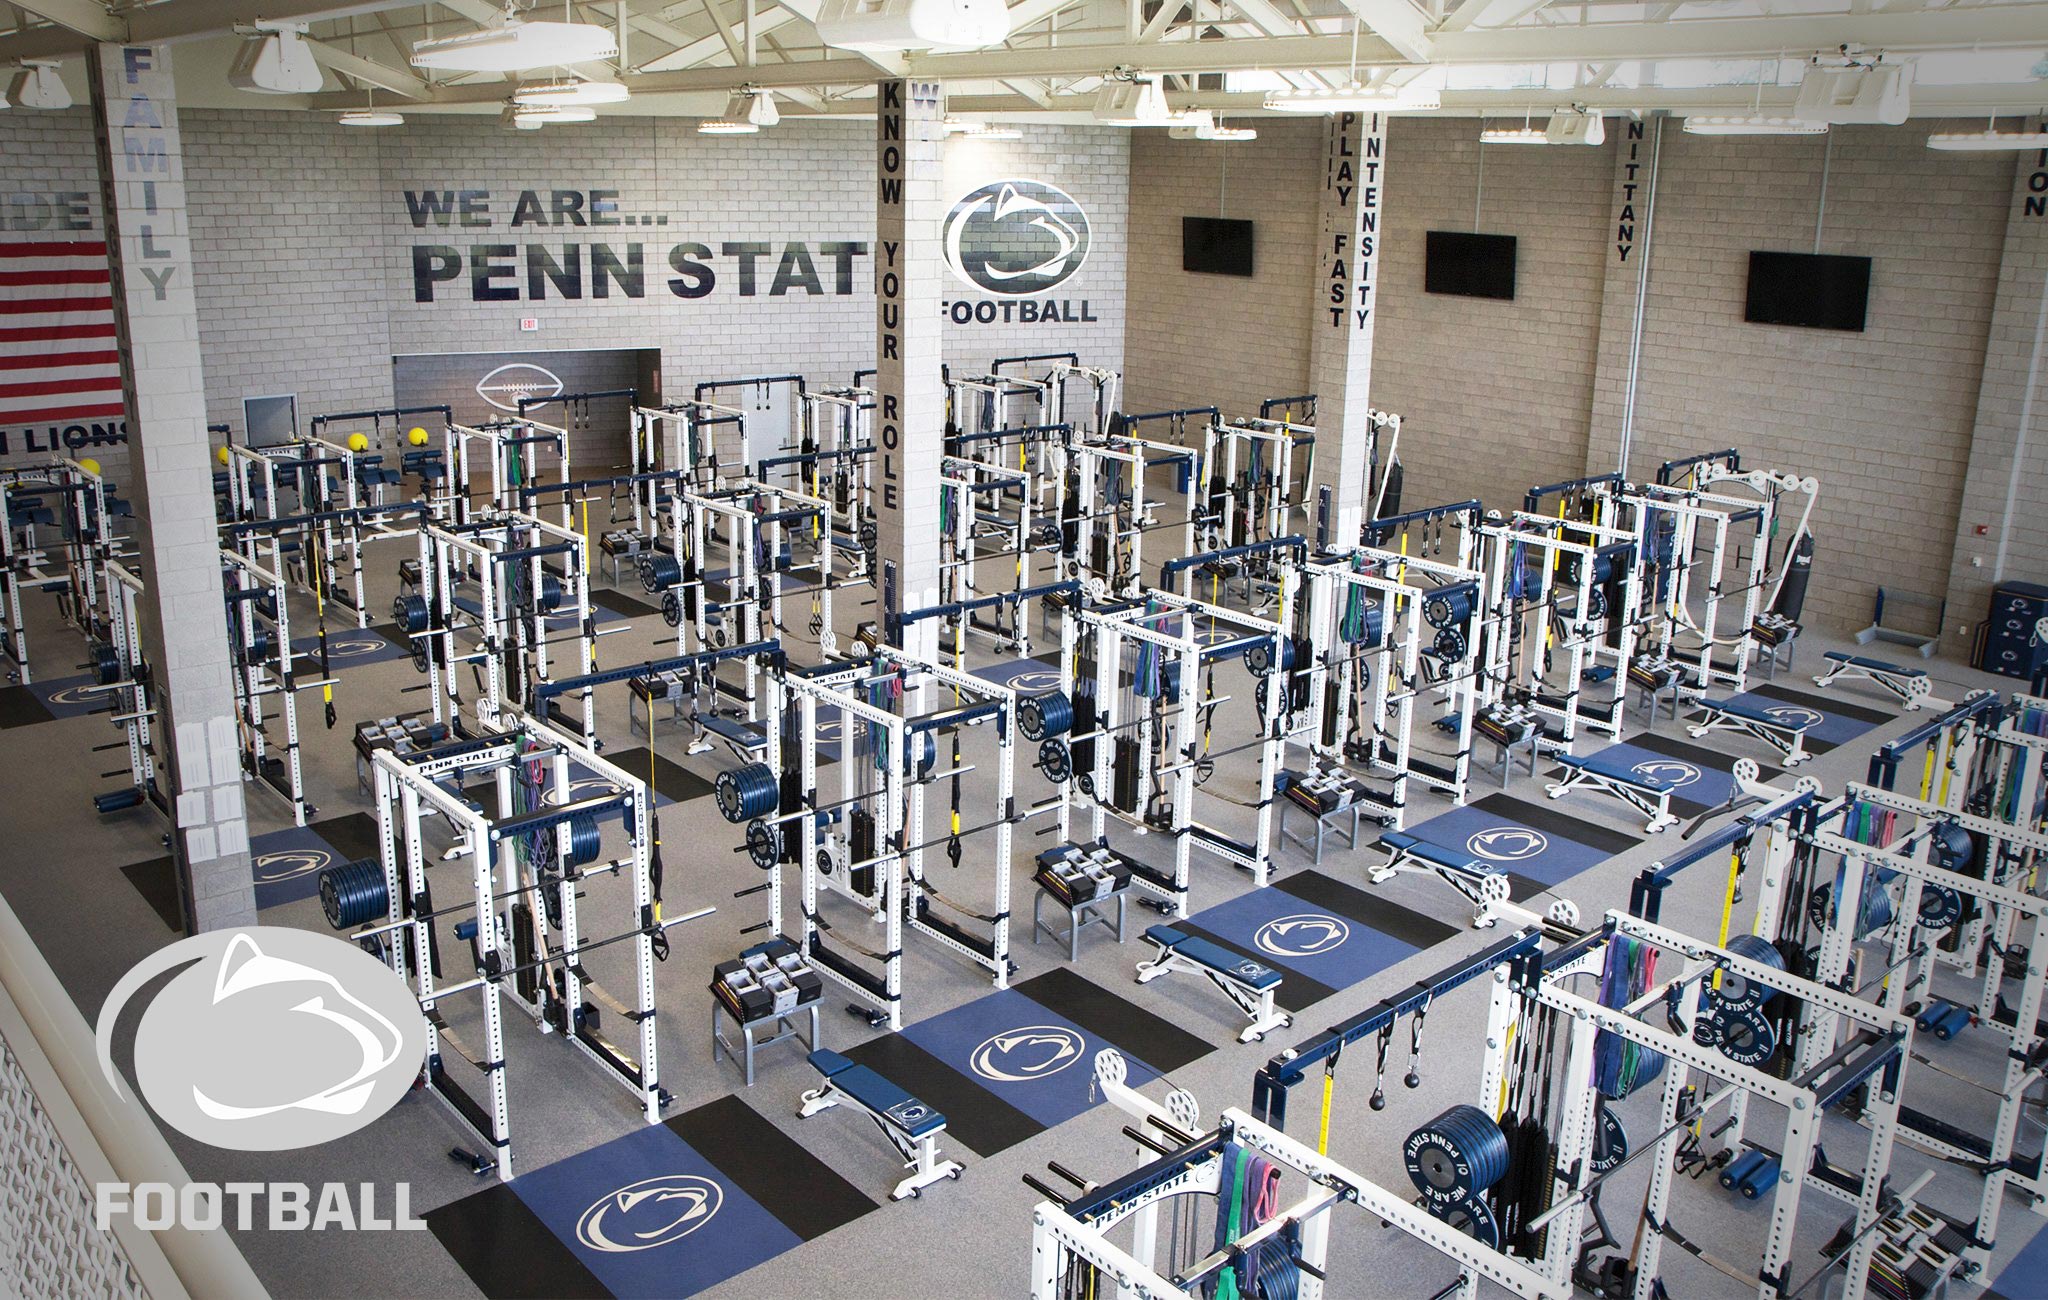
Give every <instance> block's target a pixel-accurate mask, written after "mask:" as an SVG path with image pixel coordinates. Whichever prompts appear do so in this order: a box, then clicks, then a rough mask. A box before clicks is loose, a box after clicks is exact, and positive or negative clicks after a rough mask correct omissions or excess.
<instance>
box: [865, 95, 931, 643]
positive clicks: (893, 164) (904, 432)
mask: <svg viewBox="0 0 2048 1300" xmlns="http://www.w3.org/2000/svg"><path fill="white" fill-rule="evenodd" d="M876 91H877V94H878V97H879V98H878V109H877V112H876V115H875V183H876V189H875V442H876V444H877V445H876V449H875V454H876V457H877V461H876V470H877V474H876V492H875V515H876V524H877V526H878V527H879V530H880V533H881V540H880V549H879V550H878V552H877V559H878V560H879V561H880V568H879V570H878V573H879V575H880V580H879V582H878V584H877V589H878V590H879V591H880V592H881V600H882V612H883V626H884V627H885V628H886V629H888V632H889V639H890V640H892V641H894V642H896V643H897V644H898V645H902V646H904V647H905V648H906V649H911V648H917V647H920V646H921V647H924V648H925V649H926V650H929V649H930V646H931V645H932V644H933V643H934V638H935V637H936V635H937V624H936V623H934V622H925V623H923V624H920V625H919V626H918V627H917V628H915V629H913V631H914V634H915V640H913V641H905V640H904V639H903V637H902V635H901V633H900V630H899V629H898V628H897V626H896V618H897V616H898V615H900V614H901V613H902V612H903V611H904V610H906V609H920V608H924V607H927V606H930V605H934V604H936V603H938V599H939V459H940V456H941V455H942V454H943V452H944V450H945V438H946V390H945V385H944V383H943V381H942V379H941V377H940V365H941V363H942V360H943V357H942V351H943V348H942V339H941V329H942V326H943V321H942V319H941V316H940V302H941V299H940V293H941V291H942V289H943V283H942V277H943V276H944V275H945V269H946V268H945V257H944V250H943V248H942V247H941V244H940V239H941V231H942V226H943V223H944V221H945V215H946V214H945V198H944V176H943V174H942V170H943V162H944V157H943V151H944V148H945V139H946V128H945V124H944V123H945V114H946V106H945V99H944V96H943V95H942V94H941V93H940V90H939V84H938V83H937V82H935V81H912V80H908V79H903V80H894V81H884V82H881V83H880V84H879V85H878V86H877V87H876Z"/></svg>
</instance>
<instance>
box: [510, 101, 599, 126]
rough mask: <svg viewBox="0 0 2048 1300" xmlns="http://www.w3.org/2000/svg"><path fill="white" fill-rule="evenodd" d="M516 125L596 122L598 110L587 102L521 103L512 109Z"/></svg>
mask: <svg viewBox="0 0 2048 1300" xmlns="http://www.w3.org/2000/svg"><path fill="white" fill-rule="evenodd" d="M512 118H513V122H514V125H520V124H523V123H526V122H539V123H542V124H543V125H550V124H553V123H556V122H595V121H596V120H597V110H596V109H594V108H591V107H589V106H588V105H585V104H545V105H534V104H519V105H515V106H514V107H513V109H512Z"/></svg>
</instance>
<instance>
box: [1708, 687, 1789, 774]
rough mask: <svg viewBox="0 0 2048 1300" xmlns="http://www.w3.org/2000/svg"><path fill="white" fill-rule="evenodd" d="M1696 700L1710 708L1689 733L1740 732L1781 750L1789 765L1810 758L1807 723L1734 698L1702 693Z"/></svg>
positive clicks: (1780, 752) (1787, 765) (1786, 763)
mask: <svg viewBox="0 0 2048 1300" xmlns="http://www.w3.org/2000/svg"><path fill="white" fill-rule="evenodd" d="M1696 703H1697V704H1698V705H1699V706H1700V708H1702V709H1704V710H1706V714H1707V716H1706V720H1705V721H1704V722H1696V723H1694V724H1692V725H1691V726H1689V727H1687V728H1686V729H1685V733H1686V734H1687V735H1688V736H1691V737H1693V738H1694V739H1698V738H1699V737H1701V736H1704V735H1706V734H1707V733H1708V732H1710V731H1735V732H1740V733H1741V734H1743V735H1745V736H1748V737H1750V738H1751V739H1752V740H1760V741H1762V742H1763V743H1764V744H1766V745H1769V746H1770V747H1771V748H1772V749H1775V750H1777V751H1778V753H1779V754H1780V755H1781V756H1782V757H1783V758H1784V762H1785V766H1786V767H1797V766H1799V765H1800V764H1801V763H1804V762H1805V761H1806V759H1807V753H1806V724H1805V723H1803V722H1786V721H1785V720H1784V719H1782V718H1778V717H1774V716H1772V715H1771V714H1769V713H1766V712H1765V711H1764V710H1763V709H1761V708H1758V707H1757V706H1756V705H1754V704H1744V703H1742V702H1741V701H1739V700H1734V699H1727V700H1710V699H1707V698H1706V697H1704V696H1702V697H1701V698H1700V699H1699V700H1697V701H1696Z"/></svg>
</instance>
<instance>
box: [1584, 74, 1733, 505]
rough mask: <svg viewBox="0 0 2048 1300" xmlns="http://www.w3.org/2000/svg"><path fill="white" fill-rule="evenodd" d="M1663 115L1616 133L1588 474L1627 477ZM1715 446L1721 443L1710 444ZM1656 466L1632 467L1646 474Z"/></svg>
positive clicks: (1626, 123) (1627, 123)
mask: <svg viewBox="0 0 2048 1300" xmlns="http://www.w3.org/2000/svg"><path fill="white" fill-rule="evenodd" d="M1664 122H1665V118H1664V116H1663V115H1662V114H1661V113H1660V114H1658V115H1656V116H1655V117H1652V118H1650V119H1648V120H1645V119H1642V118H1627V119H1624V120H1623V121H1622V123H1621V129H1620V131H1619V132H1618V133H1617V134H1618V135H1619V137H1620V138H1619V139H1618V140H1617V141H1616V142H1615V150H1614V181H1613V192H1612V198H1611V206H1610V207H1609V210H1608V220H1607V274H1606V278H1605V280H1604V282H1603V283H1602V286H1601V292H1600V347H1599V351H1598V353H1597V354H1596V356H1595V359H1594V367H1593V427H1592V431H1591V433H1590V434H1589V435H1588V437H1587V439H1586V473H1588V474H1609V473H1613V472H1614V471H1616V470H1619V471H1621V472H1622V473H1623V474H1628V473H1629V472H1630V468H1631V467H1630V466H1629V465H1628V464H1626V463H1625V462H1626V461H1627V460H1629V459H1632V456H1631V451H1630V448H1631V446H1632V443H1633V441H1634V436H1633V435H1634V432H1635V408H1636V384H1637V380H1638V377H1639V374H1640V367H1639V365H1638V362H1639V358H1640V356H1641V352H1642V337H1643V315H1644V313H1645V312H1647V311H1648V310H1649V301H1650V240H1651V236H1652V233H1653V222H1652V217H1653V216H1654V215H1655V213H1656V195H1657V177H1656V168H1657V158H1658V151H1659V137H1660V135H1661V133H1662V131H1663V129H1664ZM1715 445H1717V446H1718V445H1719V444H1715ZM1654 468H1655V466H1654V465H1651V466H1647V467H1646V466H1642V465H1637V466H1635V467H1634V469H1635V471H1636V474H1637V475H1638V476H1640V477H1649V476H1650V475H1651V472H1652V470H1654Z"/></svg>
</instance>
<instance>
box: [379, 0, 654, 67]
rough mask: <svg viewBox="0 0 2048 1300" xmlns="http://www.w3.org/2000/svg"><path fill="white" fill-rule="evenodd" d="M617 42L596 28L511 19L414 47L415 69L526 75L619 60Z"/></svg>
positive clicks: (500, 20) (509, 17)
mask: <svg viewBox="0 0 2048 1300" xmlns="http://www.w3.org/2000/svg"><path fill="white" fill-rule="evenodd" d="M618 54H619V43H618V39H617V38H616V37H614V36H613V35H612V33H611V31H610V29H608V28H604V27H598V26H596V25H594V24H592V23H546V22H527V21H526V20H524V19H521V18H514V17H512V16H510V15H509V14H508V15H507V16H505V17H504V18H501V19H494V20H493V21H492V22H491V23H490V24H489V25H487V26H485V27H482V28H480V29H478V30H477V31H473V32H463V33H462V34H461V35H459V36H439V37H436V38H434V39H433V40H431V41H418V42H416V43H415V44H414V45H413V47H412V66H414V67H415V68H439V69H443V70H446V71H451V72H524V71H526V70H527V69H529V68H551V67H556V66H558V65H561V64H567V63H593V62H597V61H599V60H602V59H615V58H617V57H618Z"/></svg>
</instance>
